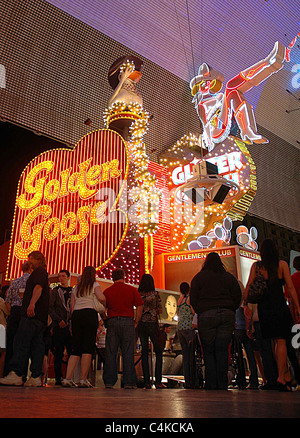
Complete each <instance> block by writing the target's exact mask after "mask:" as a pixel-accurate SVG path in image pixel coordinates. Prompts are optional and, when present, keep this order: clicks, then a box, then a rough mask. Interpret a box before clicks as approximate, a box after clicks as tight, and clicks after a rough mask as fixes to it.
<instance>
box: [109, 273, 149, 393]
mask: <svg viewBox="0 0 300 438" xmlns="http://www.w3.org/2000/svg"><path fill="white" fill-rule="evenodd" d="M124 278H125V272H124V271H123V269H115V270H114V271H113V273H112V279H113V282H114V284H113V285H112V286H110V287H109V288H107V289H106V290H105V291H104V292H103V293H104V295H105V298H106V306H107V318H108V319H107V333H106V344H105V354H106V359H105V367H104V371H103V381H104V384H105V387H106V388H112V387H113V386H114V385H115V383H116V382H117V379H118V368H117V357H118V350H119V348H121V352H122V358H123V383H124V388H125V389H132V388H135V387H136V382H137V375H136V371H135V366H134V344H135V328H136V326H137V325H138V323H139V320H140V318H141V315H142V312H143V300H142V298H141V296H140V294H139V292H138V290H137V289H136V288H135V287H133V286H130V285H128V284H126V283H125V282H124ZM134 308H136V309H135V310H134Z"/></svg>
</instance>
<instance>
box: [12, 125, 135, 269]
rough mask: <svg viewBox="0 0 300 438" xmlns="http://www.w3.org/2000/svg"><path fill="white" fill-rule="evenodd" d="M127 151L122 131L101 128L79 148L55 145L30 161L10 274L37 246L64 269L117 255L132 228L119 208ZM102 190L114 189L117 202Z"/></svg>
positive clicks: (97, 264) (99, 264)
mask: <svg viewBox="0 0 300 438" xmlns="http://www.w3.org/2000/svg"><path fill="white" fill-rule="evenodd" d="M127 152H128V151H127V146H126V144H125V142H124V140H123V139H122V137H121V136H120V135H119V134H117V133H115V132H114V131H111V130H98V131H93V132H92V133H89V134H87V135H86V136H84V137H83V138H82V139H81V140H80V141H79V142H78V143H77V145H76V147H75V149H74V150H69V149H54V150H52V151H48V152H45V153H43V154H41V155H39V156H38V157H36V158H35V159H33V160H32V162H30V163H29V164H28V166H27V167H26V168H25V169H24V171H23V173H22V175H21V178H20V181H19V186H18V191H17V197H16V204H15V214H14V221H13V232H12V239H11V245H10V253H9V260H8V270H7V277H9V278H15V277H16V276H17V275H18V273H17V270H19V269H20V262H19V263H18V260H24V259H26V258H27V257H28V254H29V253H30V252H31V251H35V250H40V251H42V252H44V253H45V255H46V258H47V261H48V270H49V272H58V270H59V269H62V266H61V263H63V264H64V266H67V267H68V269H69V270H70V271H72V272H81V270H82V267H84V265H93V266H95V267H97V268H101V267H102V266H104V265H105V264H106V263H108V261H109V260H111V258H112V257H113V256H114V254H115V253H116V252H117V251H118V249H119V247H120V245H121V244H122V242H123V240H124V238H125V236H126V232H127V229H128V219H127V215H126V213H124V212H122V211H121V210H119V209H118V202H119V198H120V196H121V193H122V191H123V189H124V187H125V184H126V179H127V176H128V167H129V163H128V153H127ZM102 189H103V190H104V192H105V190H108V191H109V190H112V191H113V193H114V195H115V196H114V199H113V202H112V201H111V200H110V201H108V199H107V196H106V195H105V194H104V195H102V196H101V195H99V194H100V193H101V190H102ZM112 216H113V217H114V220H112V221H110V217H112ZM107 242H109V243H107ZM74 245H75V246H74Z"/></svg>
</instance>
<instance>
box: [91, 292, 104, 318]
mask: <svg viewBox="0 0 300 438" xmlns="http://www.w3.org/2000/svg"><path fill="white" fill-rule="evenodd" d="M93 302H94V309H95V310H96V312H98V313H104V312H105V307H104V306H103V304H102V303H100V301H99V300H98V298H97V297H96V295H95V292H93Z"/></svg>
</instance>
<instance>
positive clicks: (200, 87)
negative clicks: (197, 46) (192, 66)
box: [190, 41, 286, 151]
mask: <svg viewBox="0 0 300 438" xmlns="http://www.w3.org/2000/svg"><path fill="white" fill-rule="evenodd" d="M285 56H286V51H285V47H284V46H283V45H282V44H281V43H279V42H278V41H277V42H276V43H275V45H274V48H273V50H272V51H271V52H270V54H269V55H268V56H267V57H266V58H265V59H263V60H262V61H259V62H257V63H256V64H254V65H252V66H251V67H249V68H247V69H245V70H243V71H241V72H240V73H239V74H238V75H237V76H235V77H234V78H232V79H231V80H229V81H228V82H227V84H226V89H225V93H220V90H221V88H222V85H223V81H224V76H223V75H222V74H221V73H220V72H218V71H216V70H214V69H213V68H211V67H210V66H209V65H208V64H206V63H203V64H201V65H200V67H199V70H198V75H197V76H195V77H194V78H193V79H192V80H191V82H190V89H191V94H192V96H194V97H193V102H194V103H195V108H196V109H197V113H198V116H199V118H200V120H201V123H202V126H203V134H204V143H205V145H206V147H207V148H208V150H209V151H211V150H212V149H213V148H214V143H220V142H221V141H223V140H225V138H226V137H227V136H228V135H229V132H230V128H231V122H232V116H234V118H235V120H236V123H237V125H238V127H239V130H240V135H241V138H242V140H243V141H245V142H248V143H268V140H267V139H266V138H264V137H263V136H262V135H260V134H258V133H257V127H256V122H255V117H254V113H253V109H252V106H251V105H250V104H249V103H248V102H247V101H246V99H245V97H244V93H245V92H246V91H248V90H250V89H251V88H252V87H253V86H257V85H259V84H260V83H261V82H262V81H264V80H265V79H267V78H268V77H269V76H271V75H272V74H273V73H276V72H277V71H278V70H280V69H281V68H282V66H283V62H284V60H285Z"/></svg>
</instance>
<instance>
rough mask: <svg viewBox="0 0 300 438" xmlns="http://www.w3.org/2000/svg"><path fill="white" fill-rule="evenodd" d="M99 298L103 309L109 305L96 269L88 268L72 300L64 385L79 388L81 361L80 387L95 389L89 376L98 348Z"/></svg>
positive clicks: (84, 270)
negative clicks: (74, 378) (75, 377)
mask: <svg viewBox="0 0 300 438" xmlns="http://www.w3.org/2000/svg"><path fill="white" fill-rule="evenodd" d="M96 299H97V300H98V301H99V302H100V303H101V304H102V305H103V306H105V305H106V299H105V296H104V295H103V292H102V291H101V289H100V286H99V284H98V283H97V282H96V269H95V268H94V267H93V266H86V267H85V268H84V269H83V272H82V275H81V277H80V280H79V282H78V284H77V285H76V287H75V289H74V291H73V293H72V297H71V312H72V317H71V323H72V354H71V356H70V358H69V361H68V367H67V373H66V378H65V379H64V380H63V381H62V385H63V386H70V387H71V386H77V385H76V384H75V383H74V382H73V381H72V376H73V373H74V370H75V368H76V366H77V364H78V362H79V359H80V358H81V362H80V365H81V379H80V386H81V387H86V388H89V387H92V385H91V383H90V382H89V380H88V378H87V377H88V373H89V370H90V366H91V362H92V355H93V354H94V352H95V349H96V336H97V328H98V313H97V311H96V308H95V303H94V300H96Z"/></svg>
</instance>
